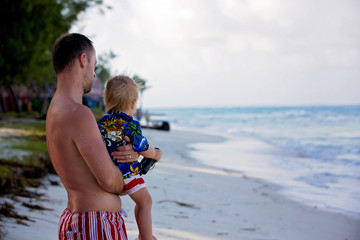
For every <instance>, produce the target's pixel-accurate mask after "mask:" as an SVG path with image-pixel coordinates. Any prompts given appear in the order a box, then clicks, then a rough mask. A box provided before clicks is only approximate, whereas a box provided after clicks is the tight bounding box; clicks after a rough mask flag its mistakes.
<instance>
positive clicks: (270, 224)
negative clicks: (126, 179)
mask: <svg viewBox="0 0 360 240" xmlns="http://www.w3.org/2000/svg"><path fill="white" fill-rule="evenodd" d="M144 135H145V136H147V137H148V139H149V141H150V143H151V145H153V146H158V147H160V148H161V149H162V150H163V152H164V155H163V159H162V160H161V162H160V163H159V164H157V165H156V167H155V168H154V169H153V170H152V171H151V172H150V173H149V174H148V175H146V176H145V181H146V184H147V186H148V188H149V191H150V193H151V195H152V197H153V211H152V214H153V227H154V234H155V235H156V236H157V238H158V239H178V240H183V239H194V240H195V239H196V240H213V239H231V240H233V239H236V240H237V239H244V240H247V239H252V240H260V239H261V240H274V239H277V240H281V239H283V240H319V239H320V240H322V239H324V240H345V239H347V240H359V239H360V219H359V218H357V217H354V216H348V215H344V214H341V213H334V212H327V211H323V210H322V209H319V208H315V207H311V206H306V205H302V204H300V203H298V202H294V201H291V200H290V199H287V198H286V197H284V196H283V195H281V194H279V191H280V190H281V188H280V187H279V186H277V185H275V184H273V183H270V182H266V181H264V180H261V179H258V178H255V177H254V176H251V175H248V174H245V173H242V172H232V171H228V170H224V169H221V168H216V167H212V166H207V165H204V164H202V163H201V162H200V161H199V159H194V158H192V157H190V154H189V152H190V151H195V149H193V147H192V144H194V143H199V142H206V143H218V142H223V141H224V140H225V139H223V138H221V137H216V136H211V135H205V134H193V133H191V132H186V131H178V130H172V131H170V132H163V131H156V130H148V129H144ZM219 151H222V149H219ZM204 156H205V155H204ZM250 157H251V156H250ZM251 160H252V159H249V161H251ZM50 180H51V181H52V182H53V181H58V182H59V183H60V180H59V179H58V178H57V176H55V175H49V176H47V177H46V178H44V179H43V183H44V185H43V186H42V187H40V188H38V189H34V191H36V192H38V193H43V194H44V195H43V196H41V197H40V198H39V199H37V200H35V199H32V200H29V199H25V198H21V197H17V201H14V199H5V198H1V199H0V200H1V202H4V201H7V202H11V203H14V205H15V207H16V210H17V211H18V213H19V214H24V215H27V216H28V217H29V218H30V220H31V221H23V222H25V223H26V225H23V224H17V223H16V220H15V219H12V218H8V219H4V218H3V219H2V222H0V224H1V225H3V229H5V231H6V232H5V233H6V235H5V236H4V237H3V239H7V240H15V239H16V240H21V239H39V240H42V239H43V240H55V239H57V224H58V220H59V216H60V214H61V212H62V211H63V209H64V208H65V207H66V191H65V189H64V188H63V187H62V185H61V184H60V185H58V186H56V185H52V184H50ZM22 202H29V203H31V204H37V205H41V206H43V207H44V208H47V209H48V210H29V209H28V208H27V207H24V206H22ZM122 203H123V208H124V209H125V210H126V212H127V214H128V217H127V218H126V219H125V223H126V227H127V233H128V237H129V239H131V240H132V239H137V235H138V232H137V227H136V223H135V220H134V214H133V208H134V203H133V202H132V200H131V199H130V198H129V197H128V196H126V197H122Z"/></svg>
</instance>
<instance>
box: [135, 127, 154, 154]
mask: <svg viewBox="0 0 360 240" xmlns="http://www.w3.org/2000/svg"><path fill="white" fill-rule="evenodd" d="M135 126H136V130H135V131H134V136H133V137H134V138H133V139H134V143H133V149H134V151H136V152H144V151H147V150H148V149H149V148H150V144H149V142H148V140H147V139H146V137H144V136H143V135H142V131H141V127H140V124H139V123H138V122H137V123H136V124H135Z"/></svg>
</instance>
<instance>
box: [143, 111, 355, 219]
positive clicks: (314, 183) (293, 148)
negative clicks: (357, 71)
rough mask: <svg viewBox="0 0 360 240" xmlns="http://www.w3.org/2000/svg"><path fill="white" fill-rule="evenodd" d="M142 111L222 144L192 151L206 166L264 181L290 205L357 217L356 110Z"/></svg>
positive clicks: (197, 147)
mask: <svg viewBox="0 0 360 240" xmlns="http://www.w3.org/2000/svg"><path fill="white" fill-rule="evenodd" d="M149 110H150V113H151V114H154V113H158V114H159V113H160V114H164V115H165V117H166V118H167V119H168V120H169V121H170V124H171V128H173V129H176V128H178V129H187V130H193V131H200V132H205V133H210V134H212V133H213V134H217V135H222V136H224V137H228V139H229V141H227V142H225V143H223V146H214V144H206V143H200V144H195V146H192V147H194V148H195V149H196V150H197V151H196V150H195V151H194V153H193V156H194V157H196V158H199V159H200V160H202V161H204V163H205V164H209V165H212V166H218V167H222V168H231V170H238V171H242V172H244V173H249V174H252V175H255V176H256V177H260V178H264V179H265V180H268V181H272V182H275V183H277V184H279V185H281V186H282V187H283V188H282V189H283V190H282V193H283V194H285V195H286V196H288V197H290V198H292V199H294V200H297V201H300V202H302V203H304V204H308V205H311V206H314V207H319V208H325V209H328V210H331V211H339V212H342V213H346V214H351V215H354V216H355V217H360V106H313V107H309V106H307V107H231V108H173V109H164V108H163V109H149ZM219 149H221V150H220V151H219ZM204 151H207V154H208V155H207V156H209V152H210V153H211V151H213V155H214V158H209V157H205V155H201V154H202V152H203V153H204ZM219 152H220V153H221V154H222V155H221V156H223V157H220V155H219Z"/></svg>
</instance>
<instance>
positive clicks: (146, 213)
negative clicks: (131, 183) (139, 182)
mask: <svg viewBox="0 0 360 240" xmlns="http://www.w3.org/2000/svg"><path fill="white" fill-rule="evenodd" d="M130 197H131V198H132V199H133V200H134V202H135V203H136V205H135V218H136V223H137V225H138V228H139V232H140V236H141V240H153V234H152V218H151V207H152V198H151V195H150V193H149V191H148V189H147V188H142V189H140V190H139V191H137V192H135V193H133V194H131V195H130Z"/></svg>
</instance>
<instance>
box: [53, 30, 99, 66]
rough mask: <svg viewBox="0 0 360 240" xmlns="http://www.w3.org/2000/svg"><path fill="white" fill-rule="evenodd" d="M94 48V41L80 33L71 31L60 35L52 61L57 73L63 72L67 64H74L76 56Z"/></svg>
mask: <svg viewBox="0 0 360 240" xmlns="http://www.w3.org/2000/svg"><path fill="white" fill-rule="evenodd" d="M93 49H94V47H93V45H92V41H91V40H90V39H88V38H87V37H85V36H84V35H82V34H79V33H69V34H65V35H63V36H61V37H59V38H58V39H57V40H56V41H55V44H54V46H53V49H52V63H53V68H54V70H55V72H56V73H60V72H62V71H63V70H64V69H65V68H66V67H67V66H72V64H73V63H74V62H75V60H76V58H78V57H79V56H80V55H81V54H83V53H85V54H86V56H88V59H90V58H89V57H90V56H91V55H90V54H89V53H90V52H91V51H92V50H93Z"/></svg>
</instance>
